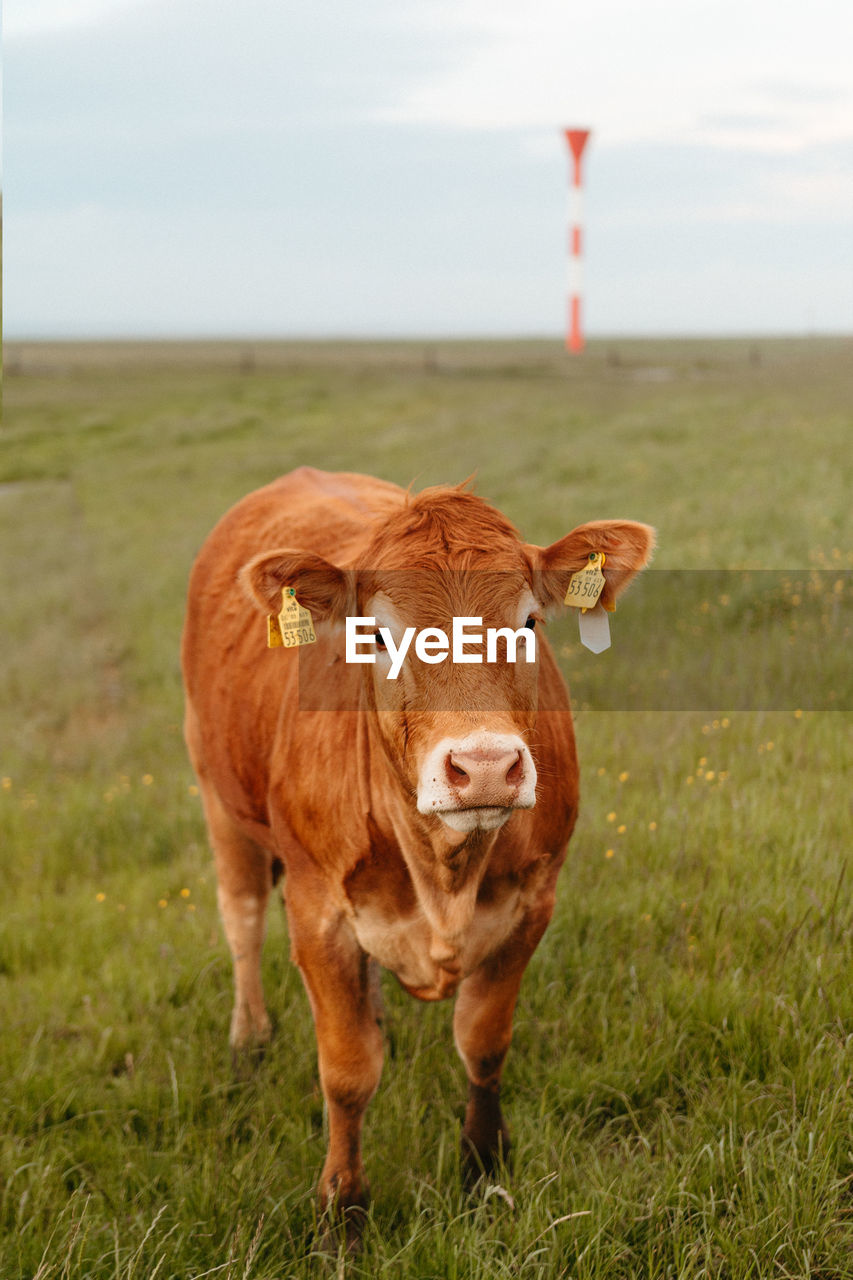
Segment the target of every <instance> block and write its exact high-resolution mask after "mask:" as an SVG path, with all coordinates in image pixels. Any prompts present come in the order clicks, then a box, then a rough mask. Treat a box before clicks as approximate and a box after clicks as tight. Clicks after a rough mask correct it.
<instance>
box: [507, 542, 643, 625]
mask: <svg viewBox="0 0 853 1280" xmlns="http://www.w3.org/2000/svg"><path fill="white" fill-rule="evenodd" d="M654 546H655V531H654V529H652V528H651V526H650V525H647V524H638V523H637V522H636V521H634V520H591V521H590V522H589V524H581V525H578V527H577V529H573V530H572V532H571V533H567V534H566V536H565V538H561V539H560V540H559V542H552V544H551V546H550V547H534V546H528V547H527V553H528V557H529V559H530V563H531V568H532V569H533V591H534V594H535V595H536V597H537V598H538V600H539V601H540V603H541V604H542V607H543V608H544V609H552V608H554V607H555V606H559V605H562V603H563V601H564V599H565V595H566V591H567V590H568V586H569V580H570V579H571V576H572V574H573V573H577V571H578V570H579V569H583V567H584V565H586V564H588V563H589V557H590V555H591V554H592V553H593V552H595V551H603V552H604V579H605V585H604V590H603V592H602V594H601V600H602V603H603V604H604V606H605V608H608V609H612V608H613V607H614V606H615V604H616V598H617V596H619V595H620V593H621V592H622V591H624V589H625V587H627V585H628V583H629V582H630V581H631V579H632V578H633V577H634V574H635V573H639V572H640V570H641V569H644V568H645V567H646V565H647V564H648V563H649V560H650V559H651V555H652V551H653V550H654Z"/></svg>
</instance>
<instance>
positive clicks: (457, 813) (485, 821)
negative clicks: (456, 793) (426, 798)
mask: <svg viewBox="0 0 853 1280" xmlns="http://www.w3.org/2000/svg"><path fill="white" fill-rule="evenodd" d="M512 813H513V810H512V809H511V808H509V809H499V808H494V809H490V808H477V809H445V810H444V811H443V812H439V814H438V817H439V818H441V821H442V822H443V823H444V824H445V826H448V827H450V828H451V830H453V831H463V832H465V833H467V832H469V831H497V829H498V827H502V826H503V824H504V823H505V822H506V820H507V818H509V817H510V816H511V814H512Z"/></svg>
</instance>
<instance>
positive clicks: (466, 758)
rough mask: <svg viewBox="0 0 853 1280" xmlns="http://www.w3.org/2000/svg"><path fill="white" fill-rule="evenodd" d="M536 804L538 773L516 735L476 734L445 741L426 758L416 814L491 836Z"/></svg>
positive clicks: (482, 731)
mask: <svg viewBox="0 0 853 1280" xmlns="http://www.w3.org/2000/svg"><path fill="white" fill-rule="evenodd" d="M535 803H536V768H535V766H534V764H533V759H532V757H531V755H530V751H529V750H528V748H527V745H526V743H525V742H524V741H523V739H522V738H520V737H518V736H516V735H515V734H495V733H489V732H488V731H486V730H478V731H477V732H476V733H471V734H468V735H467V737H465V738H462V739H457V740H453V739H448V738H445V739H443V740H442V741H441V742H439V743H437V744H436V745H435V746H434V747H433V748H432V749H431V750H430V752H429V753H428V755H427V757H426V759H425V761H424V764H423V767H422V769H421V775H420V783H419V786H418V812H419V813H424V814H427V813H434V814H436V815H437V816H438V817H440V818H441V819H442V821H443V822H445V823H446V824H447V825H448V826H449V827H451V828H452V829H453V830H454V831H473V830H475V829H476V828H480V829H482V830H486V831H492V830H494V829H496V828H497V827H500V826H502V825H503V823H504V822H506V820H507V818H508V817H509V816H510V814H511V813H512V812H513V810H515V809H532V808H533V806H534V804H535Z"/></svg>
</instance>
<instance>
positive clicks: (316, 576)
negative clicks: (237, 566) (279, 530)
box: [239, 547, 357, 622]
mask: <svg viewBox="0 0 853 1280" xmlns="http://www.w3.org/2000/svg"><path fill="white" fill-rule="evenodd" d="M239 576H240V584H241V586H242V587H243V589H244V591H245V592H246V594H247V595H248V596H249V598H250V599H251V600H253V601H254V602H255V604H257V605H258V607H259V608H260V609H261V611H262V612H263V613H267V614H270V613H278V612H279V610H280V609H281V590H282V587H294V588H295V590H296V599H297V600H298V601H299V603H300V604H301V605H303V606H304V607H305V608H306V609H307V610H308V612H309V613H310V614H311V617H312V618H313V619H314V621H315V622H322V621H327V620H328V621H332V622H343V620H344V618H345V617H346V616H347V615H348V614H355V613H356V612H357V610H356V608H355V578H354V575H353V574H352V572H351V571H349V570H346V569H339V568H338V567H337V565H334V564H330V563H329V561H328V560H324V559H323V557H322V556H318V555H314V553H313V552H311V551H296V550H292V549H291V548H290V547H280V548H279V549H278V550H276V551H262V552H261V554H260V555H257V556H255V557H254V558H253V559H251V560H250V561H249V563H248V564H247V565H244V567H243V568H242V569H241V570H240V575H239Z"/></svg>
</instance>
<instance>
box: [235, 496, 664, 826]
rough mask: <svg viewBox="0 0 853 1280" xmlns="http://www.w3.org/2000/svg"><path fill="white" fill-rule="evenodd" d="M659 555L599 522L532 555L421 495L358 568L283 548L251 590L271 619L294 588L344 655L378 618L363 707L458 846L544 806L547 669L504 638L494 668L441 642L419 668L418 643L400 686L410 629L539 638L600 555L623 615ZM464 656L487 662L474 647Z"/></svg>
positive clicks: (399, 768)
mask: <svg viewBox="0 0 853 1280" xmlns="http://www.w3.org/2000/svg"><path fill="white" fill-rule="evenodd" d="M653 545H654V533H653V531H652V530H651V529H650V528H649V527H648V526H647V525H643V524H636V523H633V522H630V521H623V520H600V521H594V522H592V523H590V524H584V525H580V526H579V527H578V528H576V529H574V530H573V531H572V532H571V533H569V534H567V535H566V537H564V538H561V539H560V541H559V542H555V543H552V545H551V546H549V547H538V546H533V545H530V544H526V543H524V542H522V541H521V539H520V538H519V536H518V534H517V532H516V530H515V529H514V528H513V527H512V525H511V524H510V523H509V521H508V520H507V519H506V518H505V517H504V516H503V515H501V514H500V512H498V511H496V510H495V509H494V508H492V507H490V506H488V505H487V504H486V503H485V502H484V501H483V500H482V499H481V498H478V497H476V496H475V495H474V494H472V493H470V492H468V491H467V490H465V489H464V488H443V487H442V488H435V489H426V490H424V491H423V492H422V493H420V494H418V495H417V496H415V497H412V498H410V500H409V501H408V502H407V503H406V504H405V505H404V506H402V507H401V508H400V509H399V510H398V511H397V512H395V513H394V514H393V515H392V516H391V517H390V518H387V519H385V520H384V521H382V522H380V523H378V524H377V525H376V526H375V527H374V529H373V530H372V534H371V539H370V542H369V545H368V547H367V549H366V550H365V551H364V552H363V553H362V554H360V555H359V558H358V561H357V563H355V564H351V565H334V564H331V563H329V562H328V561H327V560H325V559H323V558H321V557H320V556H317V555H315V554H313V553H309V552H305V551H300V550H296V549H290V548H281V549H279V550H274V551H269V552H264V553H262V554H261V555H258V556H256V557H255V558H254V559H253V560H252V561H251V562H250V563H249V564H248V565H247V566H246V567H245V569H244V570H243V574H242V579H243V583H244V586H245V587H246V588H247V589H248V591H249V593H250V594H251V596H252V597H253V598H254V599H255V601H256V602H257V603H258V604H259V605H260V607H261V608H262V609H263V610H264V611H265V612H266V613H277V612H278V610H279V609H280V607H281V591H282V587H283V586H286V585H287V586H293V587H295V589H296V597H297V599H298V600H299V601H300V603H301V604H303V605H304V606H305V607H306V608H307V609H309V610H310V612H311V614H312V616H313V618H314V622H315V625H316V624H321V625H322V624H323V623H324V622H326V623H331V624H333V625H334V624H337V626H338V627H339V629H340V631H341V635H340V648H341V652H342V654H343V650H344V634H343V629H344V626H345V623H346V619H347V617H350V618H355V617H359V618H366V617H373V618H375V619H376V626H375V640H374V642H373V647H374V652H375V659H376V660H375V662H374V663H372V664H362V665H361V667H360V671H361V673H362V694H361V698H362V702H361V705H362V706H364V707H366V708H367V709H369V710H370V711H373V712H375V713H378V714H377V717H376V719H377V723H378V724H379V728H380V733H381V736H382V740H383V743H384V746H385V749H386V755H387V756H388V759H389V760H390V762H391V764H392V766H393V768H394V769H395V771H396V773H397V775H398V777H399V778H400V780H401V782H402V784H403V788H404V793H406V794H408V795H410V796H411V797H412V798H413V803H414V804H415V805H416V807H417V811H418V813H419V814H421V815H422V817H423V820H424V821H427V822H429V821H432V822H440V823H441V824H443V830H444V833H445V835H446V836H447V837H449V838H450V840H451V842H453V841H454V840H455V841H457V842H458V841H463V840H465V838H466V836H467V835H468V834H469V833H472V832H476V831H479V832H488V831H493V830H496V829H497V828H498V827H500V826H501V825H503V823H504V822H506V821H507V819H508V818H509V817H510V816H511V814H512V813H513V811H514V810H516V809H530V808H532V807H533V806H534V804H535V802H536V766H535V763H534V759H533V756H532V754H531V750H530V746H529V742H530V740H531V734H532V730H533V727H534V723H535V717H536V711H537V702H538V674H539V665H540V663H539V658H538V654H537V660H536V662H534V663H528V662H527V661H526V660H524V656H523V654H522V652H521V651H522V649H523V648H524V646H523V644H521V643H520V641H519V642H517V646H518V647H517V652H516V661H515V662H510V661H507V649H506V643H505V639H504V640H503V641H502V637H500V636H497V637H496V642H497V656H498V660H497V661H496V662H491V663H489V662H487V661H486V660H485V659H486V651H485V645H484V646H483V648H482V649H481V650H480V653H481V656H482V658H483V661H481V662H480V663H473V662H454V661H453V660H452V655H450V654H448V656H447V657H446V658H445V659H444V660H443V661H436V660H435V655H436V653H437V652H438V651H440V647H441V645H440V640H439V638H438V635H437V634H434V635H433V636H431V637H427V643H426V644H425V645H422V652H423V653H424V654H426V655H429V656H432V657H433V661H429V660H428V658H425V659H421V658H419V657H417V656H416V652H415V645H414V644H413V643H411V639H410V647H409V649H408V652H407V656H406V658H405V660H404V661H403V662H402V663H401V664H399V674H398V675H397V677H396V679H389V678H388V677H389V672H390V670H391V668H392V661H393V660H392V656H391V655H392V653H393V651H394V650H399V648H400V646H401V644H402V643H403V642H404V637H405V634H406V630H407V628H412V627H414V628H415V629H416V634H419V633H421V632H422V631H424V630H425V629H427V628H429V629H431V630H432V631H433V632H434V633H437V632H443V633H445V634H446V635H447V636H448V638H451V636H452V628H453V619H454V618H457V619H458V618H482V628H471V627H469V630H471V629H473V630H481V631H482V633H483V634H484V635H485V634H486V632H487V630H488V629H489V628H492V629H493V630H494V631H495V632H497V631H498V630H499V629H502V628H506V629H508V630H510V631H512V632H521V631H523V630H532V629H534V628H536V627H537V626H538V625H540V624H541V623H543V622H544V620H545V618H546V617H547V615H548V614H549V613H553V612H555V611H557V610H559V609H561V608H562V606H563V599H564V596H565V593H566V590H567V587H568V583H569V579H570V578H571V576H572V574H573V573H575V572H577V570H579V569H581V568H582V567H583V566H584V565H585V564H587V563H588V560H589V557H590V554H591V553H593V552H599V551H603V552H604V553H605V566H604V576H605V586H604V591H603V597H602V599H603V604H604V606H605V607H612V606H613V604H614V602H615V600H616V598H617V596H618V595H619V593H620V592H621V591H622V590H623V589H624V587H625V586H626V585H627V584H628V582H629V581H630V579H631V578H632V577H633V576H634V574H635V573H637V572H638V570H640V569H642V568H643V566H644V565H645V564H646V563H647V562H648V559H649V557H650V554H651V551H652V547H653ZM383 629H385V635H384V637H383V634H382V632H383ZM386 640H388V641H389V642H390V643H385V641H386ZM430 640H432V641H433V644H432V645H430V643H429V641H430ZM389 649H390V650H391V652H389ZM360 652H365V650H364V649H363V648H362V649H361V650H360ZM464 653H465V654H466V655H468V656H471V655H472V654H476V647H475V646H472V645H470V644H469V645H467V646H466V647H465V650H464ZM461 654H462V651H461V650H460V656H461Z"/></svg>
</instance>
